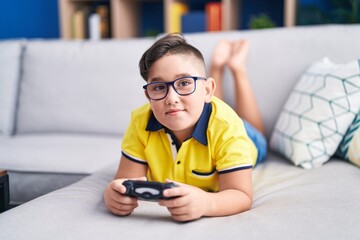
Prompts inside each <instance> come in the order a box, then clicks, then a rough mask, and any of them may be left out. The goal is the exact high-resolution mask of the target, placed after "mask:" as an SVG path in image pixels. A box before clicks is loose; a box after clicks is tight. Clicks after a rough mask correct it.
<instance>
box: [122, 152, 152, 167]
mask: <svg viewBox="0 0 360 240" xmlns="http://www.w3.org/2000/svg"><path fill="white" fill-rule="evenodd" d="M121 153H122V155H123V156H124V157H126V158H127V159H128V160H130V161H132V162H136V163H139V164H142V165H146V166H147V165H148V163H147V162H144V161H140V160H138V159H135V158H133V157H131V156H129V155H127V154H126V153H124V151H121Z"/></svg>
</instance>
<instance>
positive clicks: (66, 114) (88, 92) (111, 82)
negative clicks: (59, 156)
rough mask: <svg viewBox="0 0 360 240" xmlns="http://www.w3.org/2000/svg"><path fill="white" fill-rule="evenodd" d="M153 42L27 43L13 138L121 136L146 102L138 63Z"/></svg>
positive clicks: (145, 40) (140, 40)
mask: <svg viewBox="0 0 360 240" xmlns="http://www.w3.org/2000/svg"><path fill="white" fill-rule="evenodd" d="M153 41H154V40H153V39H131V40H130V39H128V40H121V41H120V40H118V41H116V40H109V41H59V40H54V41H29V42H28V43H27V46H26V50H25V54H24V62H23V74H22V81H21V87H20V96H19V110H18V117H17V120H18V121H17V133H19V134H21V133H34V132H76V133H99V134H122V133H124V130H125V129H126V127H127V125H128V122H129V118H130V114H129V113H130V111H131V110H132V109H134V108H135V107H137V106H140V105H141V104H143V103H145V102H146V101H147V100H146V98H145V96H144V93H143V90H142V88H141V86H142V85H143V84H145V81H144V80H142V78H141V76H140V74H139V70H138V62H139V59H140V57H141V54H142V53H143V52H144V51H145V49H146V48H148V47H149V46H150V45H151V44H152V43H153Z"/></svg>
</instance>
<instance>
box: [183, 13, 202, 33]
mask: <svg viewBox="0 0 360 240" xmlns="http://www.w3.org/2000/svg"><path fill="white" fill-rule="evenodd" d="M181 22H182V32H184V33H192V32H205V31H206V16H205V11H190V12H188V13H186V14H184V15H182V17H181Z"/></svg>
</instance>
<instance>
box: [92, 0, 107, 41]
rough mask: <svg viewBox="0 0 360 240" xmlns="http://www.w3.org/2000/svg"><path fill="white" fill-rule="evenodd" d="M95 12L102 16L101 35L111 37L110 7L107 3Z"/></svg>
mask: <svg viewBox="0 0 360 240" xmlns="http://www.w3.org/2000/svg"><path fill="white" fill-rule="evenodd" d="M95 12H96V13H97V14H99V17H100V36H101V38H109V37H110V16H109V7H108V6H106V5H100V6H98V7H97V8H96V10H95Z"/></svg>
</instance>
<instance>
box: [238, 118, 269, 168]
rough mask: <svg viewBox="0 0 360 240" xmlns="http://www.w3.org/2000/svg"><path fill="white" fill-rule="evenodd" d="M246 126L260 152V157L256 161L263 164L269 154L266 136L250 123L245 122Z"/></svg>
mask: <svg viewBox="0 0 360 240" xmlns="http://www.w3.org/2000/svg"><path fill="white" fill-rule="evenodd" d="M243 122H244V126H245V129H246V133H247V134H248V136H249V138H250V139H251V140H252V141H253V143H254V144H255V146H256V148H257V150H258V157H257V159H256V164H258V163H262V162H264V160H265V157H266V154H267V141H266V138H265V136H264V135H263V134H262V133H261V132H259V131H258V130H257V129H256V128H254V127H253V126H252V125H251V124H250V123H248V122H247V121H245V120H243Z"/></svg>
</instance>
